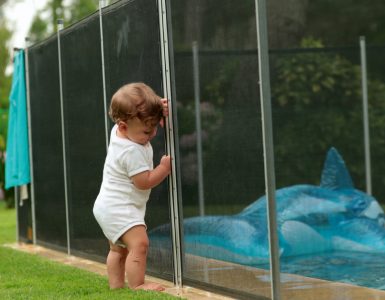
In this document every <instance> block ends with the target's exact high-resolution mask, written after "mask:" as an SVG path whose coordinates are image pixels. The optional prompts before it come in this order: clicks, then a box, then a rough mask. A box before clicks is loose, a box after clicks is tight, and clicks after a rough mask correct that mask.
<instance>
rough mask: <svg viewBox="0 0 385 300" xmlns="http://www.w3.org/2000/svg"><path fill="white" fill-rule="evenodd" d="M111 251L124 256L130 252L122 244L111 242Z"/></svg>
mask: <svg viewBox="0 0 385 300" xmlns="http://www.w3.org/2000/svg"><path fill="white" fill-rule="evenodd" d="M110 251H112V252H113V253H115V254H118V255H120V256H122V257H125V256H127V254H128V251H127V248H123V247H122V246H119V245H115V244H112V243H110Z"/></svg>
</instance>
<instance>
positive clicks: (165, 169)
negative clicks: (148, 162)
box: [132, 155, 171, 190]
mask: <svg viewBox="0 0 385 300" xmlns="http://www.w3.org/2000/svg"><path fill="white" fill-rule="evenodd" d="M170 170H171V158H170V156H169V155H164V156H163V157H162V159H161V160H160V164H159V165H158V166H157V167H156V168H155V169H154V170H151V171H145V172H142V173H139V174H137V175H135V176H132V181H133V182H134V185H135V186H136V187H137V188H138V189H140V190H148V189H152V188H153V187H155V186H157V185H158V184H160V183H161V182H162V181H163V180H164V179H165V178H166V177H167V176H168V174H170Z"/></svg>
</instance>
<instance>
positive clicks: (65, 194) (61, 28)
mask: <svg viewBox="0 0 385 300" xmlns="http://www.w3.org/2000/svg"><path fill="white" fill-rule="evenodd" d="M63 27H64V23H63V20H58V21H57V48H58V57H59V87H60V113H61V133H62V146H63V172H64V200H65V210H66V228H67V254H68V255H71V240H70V224H69V207H68V183H67V158H66V157H67V155H66V147H65V145H66V143H65V129H64V103H63V102H64V99H63V78H62V63H61V44H60V31H61V30H63Z"/></svg>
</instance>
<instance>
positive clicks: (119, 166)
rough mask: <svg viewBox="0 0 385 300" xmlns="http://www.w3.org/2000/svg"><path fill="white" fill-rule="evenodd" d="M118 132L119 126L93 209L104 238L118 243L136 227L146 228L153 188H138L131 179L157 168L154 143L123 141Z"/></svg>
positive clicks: (105, 164) (112, 141)
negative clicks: (147, 205) (154, 165)
mask: <svg viewBox="0 0 385 300" xmlns="http://www.w3.org/2000/svg"><path fill="white" fill-rule="evenodd" d="M116 131H117V125H115V126H114V127H113V128H112V131H111V140H110V145H109V146H108V153H107V157H106V161H105V163H104V170H103V182H102V186H101V188H100V192H99V195H98V197H97V198H96V201H95V204H94V208H93V213H94V216H95V218H96V220H97V222H98V223H99V225H100V227H101V228H102V230H103V233H104V235H105V236H106V237H107V238H108V239H109V240H110V241H111V242H112V243H114V244H115V243H116V242H117V241H118V239H119V238H120V237H121V236H122V235H123V233H125V232H126V231H127V230H129V229H130V228H132V227H133V226H135V225H144V226H145V225H146V224H145V222H144V215H145V212H146V203H147V200H148V198H149V196H150V192H151V189H148V190H140V189H138V188H136V187H135V186H134V183H133V182H132V180H131V177H132V176H134V175H136V174H139V173H141V172H144V171H148V170H152V169H153V161H152V159H153V151H152V146H151V144H150V143H149V142H148V143H147V144H146V145H140V144H137V143H134V142H132V141H130V140H129V139H125V138H120V137H118V136H117V135H116Z"/></svg>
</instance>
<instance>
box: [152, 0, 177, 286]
mask: <svg viewBox="0 0 385 300" xmlns="http://www.w3.org/2000/svg"><path fill="white" fill-rule="evenodd" d="M167 13H168V7H167V6H166V0H159V1H158V14H159V27H160V28H159V30H160V44H161V45H160V48H161V59H162V76H163V90H164V97H165V98H167V99H168V105H169V117H168V118H167V122H166V124H165V129H166V148H167V154H168V155H171V157H172V160H171V174H170V178H169V180H168V183H169V193H170V210H171V228H172V229H171V230H172V243H173V265H174V281H175V285H176V287H177V288H180V287H182V254H181V252H182V251H181V239H180V236H181V233H180V220H179V204H178V193H177V181H176V163H175V140H174V134H175V130H174V126H173V110H172V106H171V104H172V101H171V97H172V92H171V74H170V56H169V47H171V46H172V45H170V44H169V35H168V22H167V20H168V15H167Z"/></svg>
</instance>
